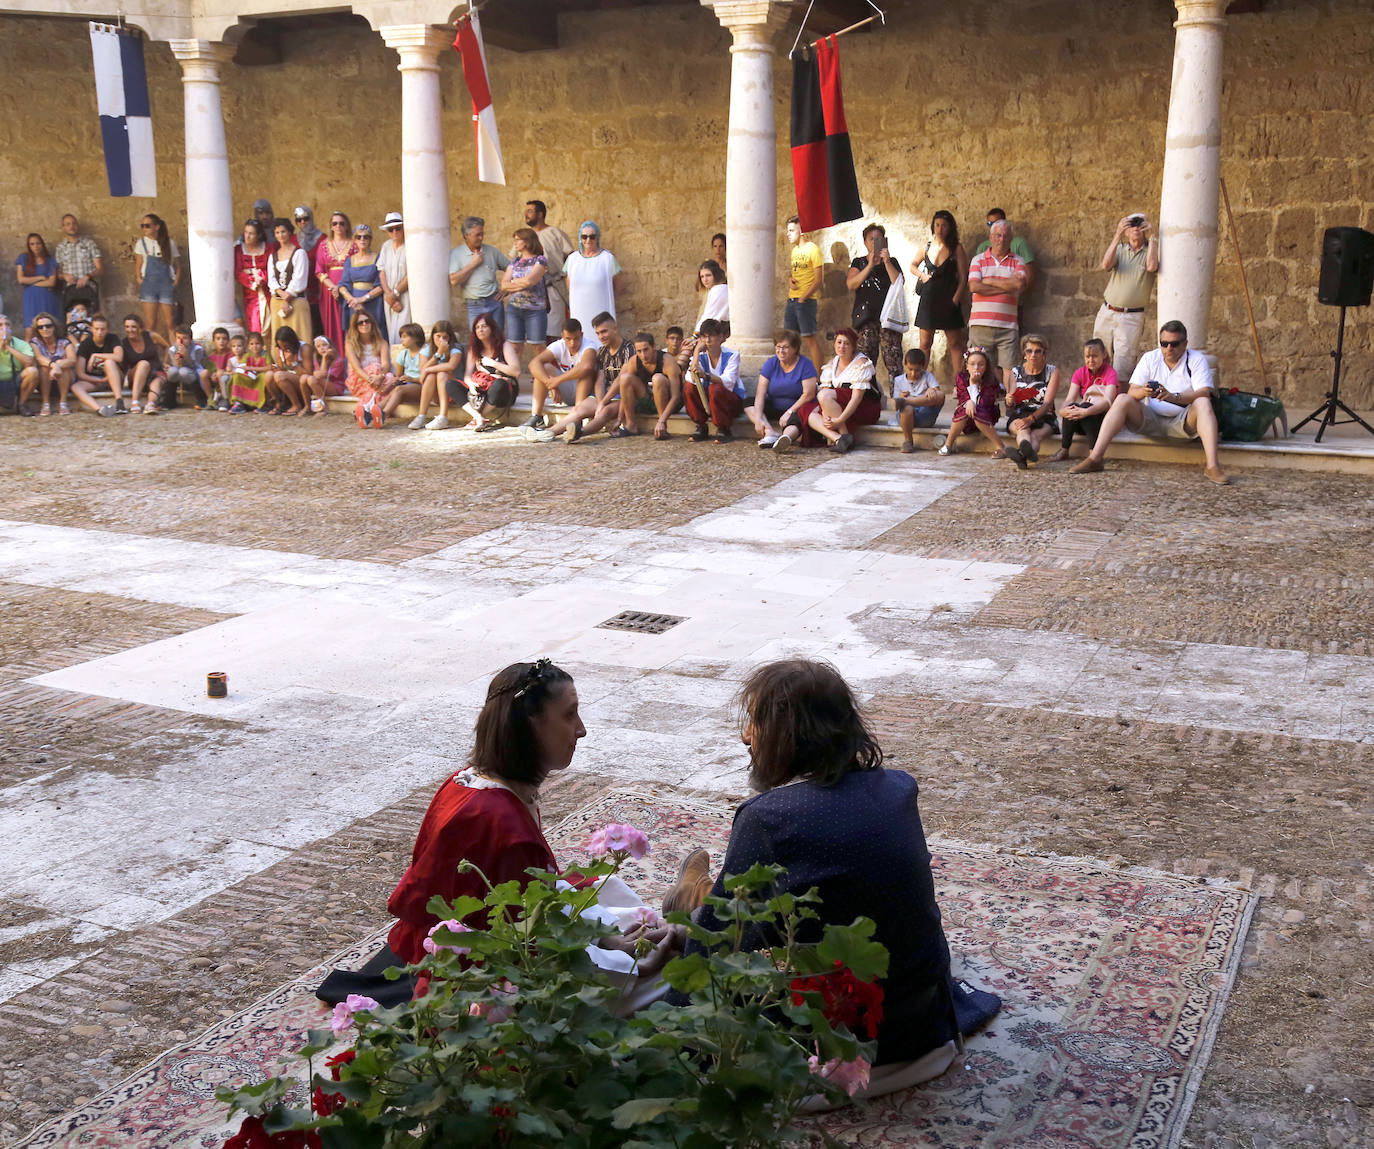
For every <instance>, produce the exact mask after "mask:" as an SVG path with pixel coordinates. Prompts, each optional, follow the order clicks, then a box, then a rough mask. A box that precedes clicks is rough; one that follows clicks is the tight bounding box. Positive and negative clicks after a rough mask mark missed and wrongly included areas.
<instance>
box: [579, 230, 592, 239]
mask: <svg viewBox="0 0 1374 1149" xmlns="http://www.w3.org/2000/svg"><path fill="white" fill-rule="evenodd" d="M578 238H579V239H595V238H596V232H594V231H589V232H587V233H586V234H585V235H581V236H578Z"/></svg>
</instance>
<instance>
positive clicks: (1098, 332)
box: [1093, 212, 1159, 379]
mask: <svg viewBox="0 0 1374 1149" xmlns="http://www.w3.org/2000/svg"><path fill="white" fill-rule="evenodd" d="M1123 237H1124V242H1123ZM1102 270H1103V271H1110V272H1111V275H1110V276H1108V277H1107V290H1106V291H1105V292H1103V301H1102V306H1101V307H1099V308H1098V309H1097V320H1096V322H1094V323H1093V337H1094V338H1095V339H1100V340H1102V342H1103V343H1105V344H1106V345H1107V354H1108V355H1109V356H1110V357H1111V361H1112V366H1113V367H1114V368H1115V369H1116V374H1117V376H1118V378H1121V379H1127V378H1129V377H1130V374H1131V368H1133V367H1134V366H1135V353H1136V346H1137V345H1138V344H1139V343H1140V331H1141V328H1143V327H1144V326H1145V308H1146V307H1147V306H1148V305H1149V302H1150V289H1151V288H1152V287H1153V286H1154V277H1155V272H1157V271H1158V270H1159V240H1157V239H1156V238H1155V236H1154V233H1153V232H1152V231H1151V230H1150V221H1149V220H1148V219H1146V218H1145V217H1144V215H1142V214H1141V213H1140V212H1135V213H1133V214H1131V215H1128V216H1125V217H1123V219H1122V220H1121V222H1120V223H1119V224H1117V225H1116V234H1115V235H1114V236H1112V242H1111V243H1109V244H1108V245H1107V251H1106V254H1104V255H1103V256H1102Z"/></svg>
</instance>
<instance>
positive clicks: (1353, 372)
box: [0, 0, 1374, 408]
mask: <svg viewBox="0 0 1374 1149" xmlns="http://www.w3.org/2000/svg"><path fill="white" fill-rule="evenodd" d="M496 2H497V3H499V2H500V0H496ZM1368 16H1369V11H1368V5H1367V0H1295V2H1293V3H1288V4H1283V5H1279V4H1276V3H1275V4H1270V5H1268V7H1267V9H1266V10H1265V11H1262V12H1260V13H1258V14H1250V15H1239V16H1232V17H1229V18H1228V19H1227V24H1226V46H1225V88H1224V103H1223V106H1224V116H1225V121H1224V134H1223V156H1222V174H1223V178H1224V179H1225V180H1226V183H1227V186H1228V188H1229V191H1230V197H1231V205H1232V208H1233V209H1234V212H1235V221H1236V227H1237V229H1238V231H1239V236H1240V243H1241V249H1242V252H1243V255H1244V258H1245V267H1246V272H1247V275H1248V278H1249V285H1250V291H1251V296H1252V299H1253V305H1254V311H1255V320H1256V323H1257V324H1258V328H1259V334H1260V339H1261V346H1262V349H1263V352H1264V357H1265V362H1266V365H1267V368H1268V370H1267V375H1266V377H1265V380H1264V382H1266V383H1267V384H1268V385H1269V386H1271V387H1273V388H1275V390H1276V391H1277V392H1278V393H1279V394H1281V395H1282V396H1283V398H1284V399H1285V400H1287V401H1288V402H1289V403H1290V404H1291V405H1293V406H1294V407H1301V406H1302V405H1303V404H1315V403H1316V401H1317V400H1319V399H1320V397H1321V394H1322V392H1323V391H1324V389H1325V387H1326V386H1327V385H1328V384H1329V381H1330V358H1329V351H1330V349H1331V348H1332V347H1333V346H1334V343H1335V335H1336V322H1337V314H1338V313H1337V311H1336V310H1335V309H1334V308H1330V307H1325V306H1322V305H1320V304H1318V303H1317V300H1316V282H1317V269H1318V264H1319V260H1320V243H1321V234H1322V231H1323V229H1325V228H1327V227H1330V226H1336V225H1347V224H1355V225H1359V226H1362V227H1366V228H1370V229H1374V197H1372V196H1371V195H1370V190H1371V186H1374V126H1371V125H1372V124H1374V121H1372V120H1371V117H1370V116H1369V114H1368V112H1369V110H1370V108H1371V107H1374V98H1372V96H1374V70H1371V67H1370V65H1371V62H1374V22H1371V21H1370V20H1369V18H1368ZM1172 19H1173V8H1172V5H1170V4H1168V3H1165V2H1163V0H1149V2H1148V3H1139V2H1133V0H1102V2H1094V3H1089V2H1086V0H1077V2H1074V0H1027V2H1026V3H1022V4H1017V5H1013V6H1011V7H1010V8H1009V7H1007V6H1006V5H1004V4H994V3H992V2H991V0H970V2H969V3H966V4H961V5H957V6H956V5H943V6H941V5H935V4H927V3H921V4H906V5H895V4H894V5H892V6H891V11H890V13H889V18H888V25H887V27H886V29H883V30H879V31H876V32H873V33H871V34H862V33H860V34H855V35H852V36H849V37H846V38H845V39H844V40H842V41H841V61H842V65H843V69H844V78H845V99H846V110H847V113H848V119H849V125H850V133H851V137H852V141H853V145H854V151H855V156H856V163H857V168H858V174H859V185H860V189H861V191H862V193H863V198H864V207H865V210H866V212H867V213H868V215H867V216H866V217H865V218H866V219H867V218H875V219H880V220H882V221H883V222H884V223H885V224H886V225H887V228H888V232H889V237H890V242H891V246H892V249H893V251H894V254H895V255H896V257H897V258H898V260H899V261H900V262H901V263H902V265H903V266H904V267H905V266H907V265H909V263H910V262H911V259H912V257H913V255H914V254H915V252H916V250H917V248H918V245H919V244H920V243H921V242H922V241H923V240H924V238H925V235H926V234H927V228H928V225H929V220H930V217H931V214H932V213H933V212H934V211H935V210H936V209H937V208H947V209H949V210H951V211H952V212H953V213H954V215H955V217H956V218H957V219H958V220H959V223H960V225H961V228H962V232H963V235H964V237H965V239H966V241H967V242H968V244H969V248H970V252H971V251H972V248H973V246H974V245H976V243H978V242H980V241H981V240H982V238H983V237H984V236H985V234H986V229H985V226H984V222H983V220H984V214H985V211H986V209H987V208H988V207H989V206H992V205H998V206H1001V207H1004V208H1005V209H1006V210H1007V212H1008V213H1009V214H1010V216H1011V217H1012V219H1013V221H1014V222H1015V223H1016V225H1017V228H1018V230H1019V231H1020V232H1021V233H1023V234H1024V235H1025V236H1026V237H1027V238H1028V239H1029V241H1030V242H1031V244H1032V245H1033V247H1034V248H1035V250H1036V253H1037V256H1038V259H1039V266H1040V270H1041V275H1040V283H1039V285H1038V286H1037V288H1036V290H1035V292H1034V293H1033V295H1032V297H1031V300H1030V303H1029V313H1030V323H1029V326H1031V327H1034V328H1036V329H1038V330H1041V331H1043V332H1045V333H1046V334H1047V335H1048V336H1049V337H1050V339H1051V341H1052V345H1053V346H1052V358H1053V359H1054V360H1055V361H1056V362H1058V363H1060V364H1061V365H1063V366H1072V365H1074V364H1076V363H1077V362H1079V354H1080V353H1079V344H1080V342H1081V340H1082V339H1083V338H1085V337H1086V336H1087V335H1089V334H1090V333H1091V326H1092V317H1093V314H1094V312H1095V310H1096V307H1097V304H1098V303H1099V301H1100V300H1101V292H1102V286H1103V283H1104V281H1105V273H1103V272H1101V271H1100V270H1098V264H1099V261H1100V259H1101V256H1102V252H1103V249H1104V248H1105V246H1106V243H1107V240H1108V239H1109V238H1110V235H1111V233H1112V230H1113V228H1114V225H1115V222H1116V220H1118V219H1119V218H1120V217H1121V216H1122V215H1123V214H1125V213H1126V212H1127V211H1128V210H1131V209H1140V210H1144V211H1145V212H1146V213H1147V214H1148V215H1149V216H1150V218H1151V219H1152V220H1155V221H1157V220H1158V214H1159V212H1158V205H1159V191H1160V172H1161V167H1162V162H1163V151H1164V131H1165V122H1166V117H1167V112H1168V99H1169V83H1170V72H1171V66H1172V54H1173V40H1174V30H1173V27H1172ZM560 22H561V26H560V36H561V47H560V48H559V50H557V51H555V52H538V53H515V52H510V51H505V50H502V49H498V48H489V49H488V63H489V68H490V72H491V81H492V94H493V98H494V101H495V106H496V114H497V121H498V124H499V127H500V132H501V139H502V144H503V146H504V151H505V159H506V168H507V177H508V180H509V184H508V186H506V187H504V188H503V187H498V186H492V185H487V184H479V183H477V182H476V178H475V162H474V158H473V139H472V128H471V121H470V113H469V103H468V98H467V94H466V90H465V89H464V87H463V83H462V75H461V69H460V66H459V61H458V58H457V55H456V53H448V52H446V53H444V55H443V57H442V60H441V76H442V87H443V92H444V105H443V116H444V131H445V139H446V143H447V147H448V153H449V180H450V195H451V200H452V213H453V218H454V221H455V229H454V242H457V241H458V236H457V227H456V224H457V221H458V220H459V219H461V218H462V216H463V215H465V214H469V213H471V214H476V215H481V216H484V217H485V218H486V220H487V234H488V239H489V241H491V242H495V243H498V244H500V245H501V246H503V247H504V246H505V245H506V244H507V242H508V239H509V234H510V231H511V230H512V229H513V228H514V227H516V226H518V225H519V222H520V212H521V210H522V205H523V203H524V201H525V200H526V199H528V198H535V197H537V198H540V199H543V200H545V201H546V202H547V203H548V204H549V206H550V219H551V221H552V222H554V223H557V224H558V225H560V226H561V227H563V228H564V230H566V231H567V232H568V233H569V234H570V235H571V234H574V229H575V228H576V227H577V225H578V224H579V223H580V222H581V221H582V220H584V219H588V218H591V219H595V220H596V221H597V222H598V223H599V224H600V225H601V227H602V230H603V233H604V240H605V245H606V246H607V247H608V248H610V249H611V250H612V251H614V252H615V254H616V255H617V257H618V258H619V259H620V262H621V263H622V265H623V266H624V268H625V274H624V276H623V277H622V283H621V287H620V293H619V299H620V312H621V318H622V326H623V327H625V328H627V329H635V328H639V327H648V328H650V329H653V330H657V331H661V330H662V328H663V327H664V326H666V325H667V324H668V323H670V322H679V323H683V324H684V325H686V324H690V323H692V322H693V320H694V319H695V316H696V314H697V311H698V309H699V306H700V297H699V296H698V295H697V294H696V293H695V291H694V290H693V284H694V276H695V269H696V265H697V264H698V263H699V262H700V260H701V259H703V258H705V257H706V255H707V254H708V253H709V236H710V234H711V233H712V232H714V231H717V230H720V229H722V228H723V226H724V223H725V220H724V211H725V186H724V171H725V138H726V125H727V122H728V116H729V71H730V56H729V44H730V37H729V34H728V33H727V32H726V31H725V30H724V29H722V28H721V27H720V26H719V25H718V24H717V22H716V21H715V19H714V17H713V16H712V15H711V13H710V12H709V11H707V10H705V9H702V8H698V7H695V6H691V5H684V6H670V7H659V8H644V9H617V10H613V11H607V12H602V13H596V14H585V15H583V14H579V15H565V16H562V17H560ZM283 31H284V32H285V34H284V35H283V37H282V42H283V58H282V60H281V62H280V63H279V64H272V65H259V66H252V67H249V66H242V65H230V66H228V67H227V68H226V69H225V77H224V109H225V116H226V128H227V134H228V143H229V151H230V155H231V163H232V169H231V175H232V182H233V189H234V201H235V206H236V209H237V214H238V215H239V216H240V217H244V216H246V215H247V214H248V207H249V205H250V203H251V202H252V200H253V199H254V198H255V197H256V196H258V195H266V196H267V197H269V198H270V199H271V200H272V202H273V204H274V205H275V206H276V209H277V210H278V212H279V213H281V214H286V213H287V212H288V211H289V209H290V208H291V207H292V206H293V205H295V204H296V203H308V204H310V205H311V206H312V207H314V209H315V211H316V215H317V217H319V218H322V219H325V218H327V217H328V213H329V212H331V211H334V210H343V211H345V212H347V213H348V214H349V215H350V216H351V217H352V218H353V220H354V221H355V222H356V221H359V220H367V221H369V222H371V223H372V224H373V226H374V227H376V226H377V225H378V224H379V223H380V221H381V218H382V216H383V214H384V213H385V212H386V211H387V210H389V209H392V208H399V207H400V204H401V197H400V155H399V142H400V122H399V121H400V106H401V99H400V83H401V81H400V75H399V73H398V72H397V70H396V62H397V56H396V54H395V53H394V52H393V51H391V50H390V49H388V48H387V47H386V46H385V45H384V44H383V43H382V40H381V38H380V36H379V35H377V34H376V33H375V32H374V31H372V30H371V29H369V28H368V27H367V25H366V23H365V22H363V21H362V20H361V19H359V18H357V17H348V16H343V15H340V16H335V17H309V18H293V19H290V20H287V21H285V22H284V23H283ZM791 34H792V30H790V29H789V31H788V33H787V35H786V39H787V43H783V42H782V41H783V39H784V37H783V36H780V37H779V42H780V43H779V57H778V65H777V69H776V74H775V84H776V115H777V127H778V171H779V179H778V184H779V203H778V211H779V219H783V218H785V217H786V216H787V215H789V214H791V212H792V211H793V210H794V203H793V199H792V181H791V167H790V160H789V156H788V141H787V124H788V99H789V92H790V85H791V74H790V68H789V65H788V62H787V60H786V57H785V55H784V54H783V53H785V50H786V48H787V46H788V43H790V36H791ZM147 58H148V74H149V83H150V88H151V94H152V104H153V117H154V131H155V134H156V140H157V154H158V161H159V162H158V180H159V196H158V198H157V199H156V201H151V202H150V201H144V200H123V201H121V200H114V199H111V198H109V196H108V195H107V194H106V191H105V186H106V185H105V177H104V170H103V165H102V159H101V154H100V142H99V131H98V125H97V119H96V110H95V93H94V89H93V85H92V82H91V70H90V48H89V42H88V38H87V34H86V26H85V23H84V22H82V21H78V20H60V19H42V18H32V17H0V74H4V75H6V76H8V77H9V78H10V81H11V82H10V84H9V86H8V90H9V91H10V92H11V94H12V96H15V97H20V96H22V98H20V99H17V102H16V103H15V104H14V105H13V107H14V108H15V109H16V110H15V111H14V112H12V113H11V114H9V115H7V116H5V117H3V118H0V141H2V142H3V148H4V152H5V154H6V157H7V161H8V162H6V163H5V164H4V166H3V170H2V171H0V254H3V258H4V261H5V263H6V264H12V261H13V259H14V257H15V256H16V255H17V254H19V252H20V251H21V249H22V244H23V238H24V235H25V233H26V232H28V231H29V230H38V231H41V232H42V233H43V234H44V235H45V237H46V238H47V239H48V241H49V243H50V244H53V243H55V242H56V240H57V237H58V234H59V230H60V229H59V226H58V225H59V217H60V215H61V213H62V212H63V211H65V210H69V209H70V210H74V211H76V212H77V213H78V214H79V215H80V216H81V217H82V218H83V220H84V221H85V223H86V226H87V228H88V229H89V230H90V231H91V233H93V234H94V235H95V236H96V237H97V238H98V240H99V241H100V242H101V244H102V245H103V246H104V248H105V250H106V252H107V253H108V254H109V255H110V256H111V257H112V259H111V261H110V262H111V263H112V269H111V271H110V273H109V274H108V275H107V277H106V278H107V288H108V292H109V296H110V298H111V306H112V308H113V309H114V310H117V311H122V310H124V309H126V308H127V307H129V306H130V305H131V304H132V301H133V294H132V288H131V285H130V280H131V273H132V269H133V268H132V259H131V258H130V256H129V254H128V253H129V249H130V246H131V244H132V242H133V240H134V238H135V237H136V235H137V231H138V229H137V224H138V220H139V217H140V214H141V213H142V212H144V211H146V210H149V209H150V208H151V209H152V210H156V211H158V212H159V213H160V214H162V215H163V216H165V217H166V218H167V220H168V221H169V224H170V226H171V229H172V233H173V236H174V238H176V239H177V240H178V242H181V241H183V240H184V237H185V192H184V182H183V176H182V150H183V141H182V96H181V82H180V69H179V67H178V65H177V63H176V61H175V60H174V59H173V57H172V55H171V52H170V50H169V49H168V48H167V46H166V45H165V44H152V45H150V46H149V48H148V52H147ZM989 64H992V65H993V66H992V67H989V66H988V65H989ZM1003 74H1007V75H1009V78H1007V79H1000V78H997V77H1000V76H1002V75H1003ZM861 227H862V221H856V222H855V223H853V224H846V225H843V226H841V227H837V228H834V229H830V230H828V231H826V232H825V233H822V234H821V235H820V236H818V237H817V238H818V240H819V242H820V244H821V247H822V250H823V251H824V252H825V254H826V257H827V259H828V260H832V261H833V263H834V266H832V267H828V268H827V276H826V290H827V294H826V298H825V300H824V307H823V311H822V321H823V324H824V326H825V327H826V328H833V327H835V326H840V325H842V324H843V323H844V322H845V321H846V320H847V318H848V300H847V297H846V295H845V293H844V291H843V286H842V282H843V269H844V267H845V266H847V263H848V260H849V258H850V256H851V255H852V254H854V253H856V252H857V251H859V250H860V249H861V246H862V245H861V242H860V231H861ZM1222 229H1223V230H1222V237H1221V246H1220V250H1219V256H1218V267H1217V280H1216V293H1215V298H1214V303H1213V309H1212V325H1211V326H1212V330H1211V336H1210V339H1209V347H1210V349H1211V350H1213V351H1214V352H1215V353H1216V354H1217V356H1218V357H1219V359H1220V364H1221V369H1222V371H1223V373H1224V379H1225V381H1226V383H1227V384H1228V385H1231V386H1240V387H1244V388H1247V389H1248V388H1254V389H1258V388H1259V386H1260V382H1261V381H1260V376H1259V372H1258V369H1257V367H1256V360H1255V353H1254V349H1253V346H1252V343H1251V337H1250V331H1249V325H1248V321H1247V318H1246V311H1245V301H1244V298H1243V296H1242V293H1241V284H1240V275H1239V270H1238V266H1237V260H1236V256H1235V251H1234V248H1233V246H1232V243H1231V239H1230V235H1229V232H1228V231H1227V230H1226V220H1225V215H1224V213H1223V215H1222ZM784 249H785V243H784V241H783V240H782V238H781V236H780V237H779V244H778V275H779V278H778V284H779V288H780V290H779V292H778V312H779V317H781V302H782V295H783V292H782V291H781V285H782V284H783V282H784V278H783V266H784V255H785V251H784ZM1162 258H1163V259H1164V260H1167V259H1168V258H1169V253H1168V250H1167V248H1166V249H1165V250H1164V251H1163V253H1162ZM185 294H186V296H187V305H188V314H189V288H187V289H185ZM0 295H3V298H4V300H5V303H6V305H7V306H8V308H9V309H10V310H11V311H17V285H15V284H14V282H13V272H12V271H11V272H10V273H9V274H8V275H7V277H6V278H5V282H4V286H3V288H0ZM454 310H455V314H458V313H459V312H460V309H459V308H458V307H457V306H455V309H454ZM1156 318H1157V317H1156V316H1155V315H1154V314H1153V311H1152V312H1151V314H1150V315H1149V317H1148V320H1149V324H1150V329H1153V328H1154V327H1155V326H1156ZM1165 318H1167V317H1165ZM913 338H914V336H913ZM942 346H943V342H942V340H939V339H937V342H936V353H937V369H938V370H940V371H941V372H943V371H944V364H943V363H942V362H940V356H941V352H942ZM1346 351H1347V358H1346V376H1345V379H1346V384H1345V387H1346V390H1345V394H1346V397H1347V398H1348V399H1350V400H1352V401H1353V402H1355V403H1356V404H1358V405H1361V406H1364V407H1366V408H1367V407H1369V406H1372V405H1374V324H1371V313H1370V311H1368V310H1363V309H1360V310H1355V311H1353V312H1351V317H1350V321H1349V326H1348V333H1347V339H1346Z"/></svg>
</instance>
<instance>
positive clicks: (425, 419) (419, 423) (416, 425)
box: [406, 415, 429, 431]
mask: <svg viewBox="0 0 1374 1149" xmlns="http://www.w3.org/2000/svg"><path fill="white" fill-rule="evenodd" d="M428 425H429V416H428V415H416V416H415V418H413V419H412V420H411V421H410V422H409V423H407V424H406V426H407V427H409V428H410V429H411V430H412V431H423V430H424V429H425V427H427V426H428Z"/></svg>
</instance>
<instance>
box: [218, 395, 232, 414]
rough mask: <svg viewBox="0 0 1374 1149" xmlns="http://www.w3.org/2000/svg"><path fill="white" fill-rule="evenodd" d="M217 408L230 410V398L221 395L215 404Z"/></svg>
mask: <svg viewBox="0 0 1374 1149" xmlns="http://www.w3.org/2000/svg"><path fill="white" fill-rule="evenodd" d="M215 410H216V411H227V410H229V400H228V399H226V398H224V396H223V395H221V396H220V398H219V402H217V403H216V404H215Z"/></svg>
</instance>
